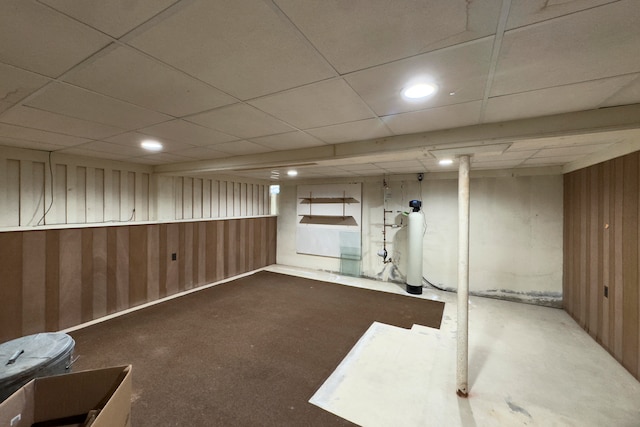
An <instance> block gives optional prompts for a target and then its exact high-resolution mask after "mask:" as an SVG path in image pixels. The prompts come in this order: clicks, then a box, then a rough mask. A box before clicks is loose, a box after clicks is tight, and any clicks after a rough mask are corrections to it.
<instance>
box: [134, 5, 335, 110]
mask: <svg viewBox="0 0 640 427" xmlns="http://www.w3.org/2000/svg"><path fill="white" fill-rule="evenodd" d="M129 43H130V44H131V45H133V46H135V47H137V48H139V49H141V50H143V51H145V52H147V53H149V54H151V55H152V56H155V57H156V58H159V59H161V60H162V61H165V62H167V63H169V64H171V65H173V66H175V67H177V68H179V69H182V70H185V71H186V72H188V73H189V74H191V75H193V76H195V77H197V78H199V79H201V80H203V81H206V82H208V83H210V84H212V85H213V86H215V87H217V88H219V89H221V90H224V91H225V92H227V93H229V94H231V95H233V96H236V97H237V98H240V99H249V98H255V97H258V96H262V95H266V94H268V93H272V92H275V91H279V90H284V89H288V88H292V87H296V86H300V85H303V84H307V83H311V82H313V81H317V80H322V79H326V78H328V77H332V76H335V71H334V70H333V69H332V67H331V66H330V65H329V64H328V63H326V61H325V60H324V59H323V58H322V57H321V56H320V55H319V54H317V53H316V52H315V50H314V49H313V48H312V47H311V46H310V45H309V43H308V42H307V41H306V40H305V39H304V38H303V37H302V36H301V35H300V34H299V33H298V31H297V30H296V29H295V27H294V26H293V25H291V24H290V23H289V22H288V21H287V20H285V19H283V18H282V17H281V16H280V15H279V14H278V13H276V11H274V10H273V9H272V8H271V7H270V6H269V4H268V3H267V2H264V1H261V0H251V1H242V2H217V1H216V2H213V1H197V2H193V3H191V4H189V5H188V6H187V7H185V8H184V9H182V10H181V11H179V12H177V13H175V14H174V15H172V16H170V17H168V18H167V19H165V20H164V21H162V22H160V23H158V24H157V25H156V26H154V27H153V28H150V29H149V30H147V31H146V32H144V33H142V34H140V35H139V36H137V37H135V38H133V39H132V40H131V41H130V42H129ZM203 46H206V48H203Z"/></svg>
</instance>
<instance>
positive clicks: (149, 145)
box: [140, 139, 162, 151]
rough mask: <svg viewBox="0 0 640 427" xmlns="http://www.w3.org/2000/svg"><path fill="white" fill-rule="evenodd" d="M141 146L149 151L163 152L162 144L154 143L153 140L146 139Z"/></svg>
mask: <svg viewBox="0 0 640 427" xmlns="http://www.w3.org/2000/svg"><path fill="white" fill-rule="evenodd" d="M140 146H141V147H142V148H144V149H145V150H149V151H160V150H162V144H160V143H159V142H158V141H154V140H153V139H145V140H144V141H142V142H141V143H140Z"/></svg>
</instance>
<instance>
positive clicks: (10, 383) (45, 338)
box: [0, 332, 75, 402]
mask: <svg viewBox="0 0 640 427" xmlns="http://www.w3.org/2000/svg"><path fill="white" fill-rule="evenodd" d="M74 347H75V341H73V338H71V337H70V336H69V335H67V334H64V333H61V332H48V333H42V334H35V335H28V336H26V337H21V338H17V339H15V340H12V341H7V342H5V343H3V344H0V402H2V401H4V400H5V399H6V398H7V397H9V396H11V395H12V394H13V392H15V391H16V390H18V389H19V388H20V387H22V386H23V385H25V384H26V383H28V382H29V381H31V380H32V379H34V378H37V377H46V376H49V375H58V374H64V373H67V372H69V371H70V370H71V358H72V356H73V349H74Z"/></svg>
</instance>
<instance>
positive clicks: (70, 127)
mask: <svg viewBox="0 0 640 427" xmlns="http://www.w3.org/2000/svg"><path fill="white" fill-rule="evenodd" d="M0 122H4V123H9V124H14V125H18V126H25V127H30V128H34V129H40V130H46V131H50V132H56V133H62V134H66V135H73V136H78V137H81V138H89V139H102V138H107V137H110V136H113V135H117V134H119V133H122V132H124V130H122V129H119V128H116V127H113V126H109V125H104V124H101V123H95V122H88V121H86V120H81V119H76V118H73V117H68V116H63V115H61V114H55V113H51V112H49V111H45V110H39V109H37V108H32V107H27V106H18V107H15V108H13V109H11V111H8V112H7V113H5V114H3V115H2V116H1V117H0Z"/></svg>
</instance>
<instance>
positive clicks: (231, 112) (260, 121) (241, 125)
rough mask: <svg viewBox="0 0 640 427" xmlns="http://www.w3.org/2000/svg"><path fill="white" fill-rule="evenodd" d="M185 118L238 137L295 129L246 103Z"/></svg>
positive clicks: (253, 136) (272, 133)
mask: <svg viewBox="0 0 640 427" xmlns="http://www.w3.org/2000/svg"><path fill="white" fill-rule="evenodd" d="M186 120H188V121H190V122H193V123H198V124H201V125H203V126H206V127H208V128H211V129H216V130H218V131H220V132H224V133H227V134H229V135H234V136H237V137H238V138H255V137H259V136H266V135H274V134H277V133H285V132H291V131H293V130H295V129H294V128H292V127H291V126H287V125H286V124H285V123H282V122H281V121H280V120H277V119H275V118H273V117H271V116H269V115H268V114H265V113H263V112H262V111H260V110H258V109H256V108H253V107H252V106H250V105H246V104H234V105H231V106H228V107H221V108H218V109H215V110H213V111H209V112H207V113H201V114H196V115H195V116H190V117H188V118H186Z"/></svg>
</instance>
